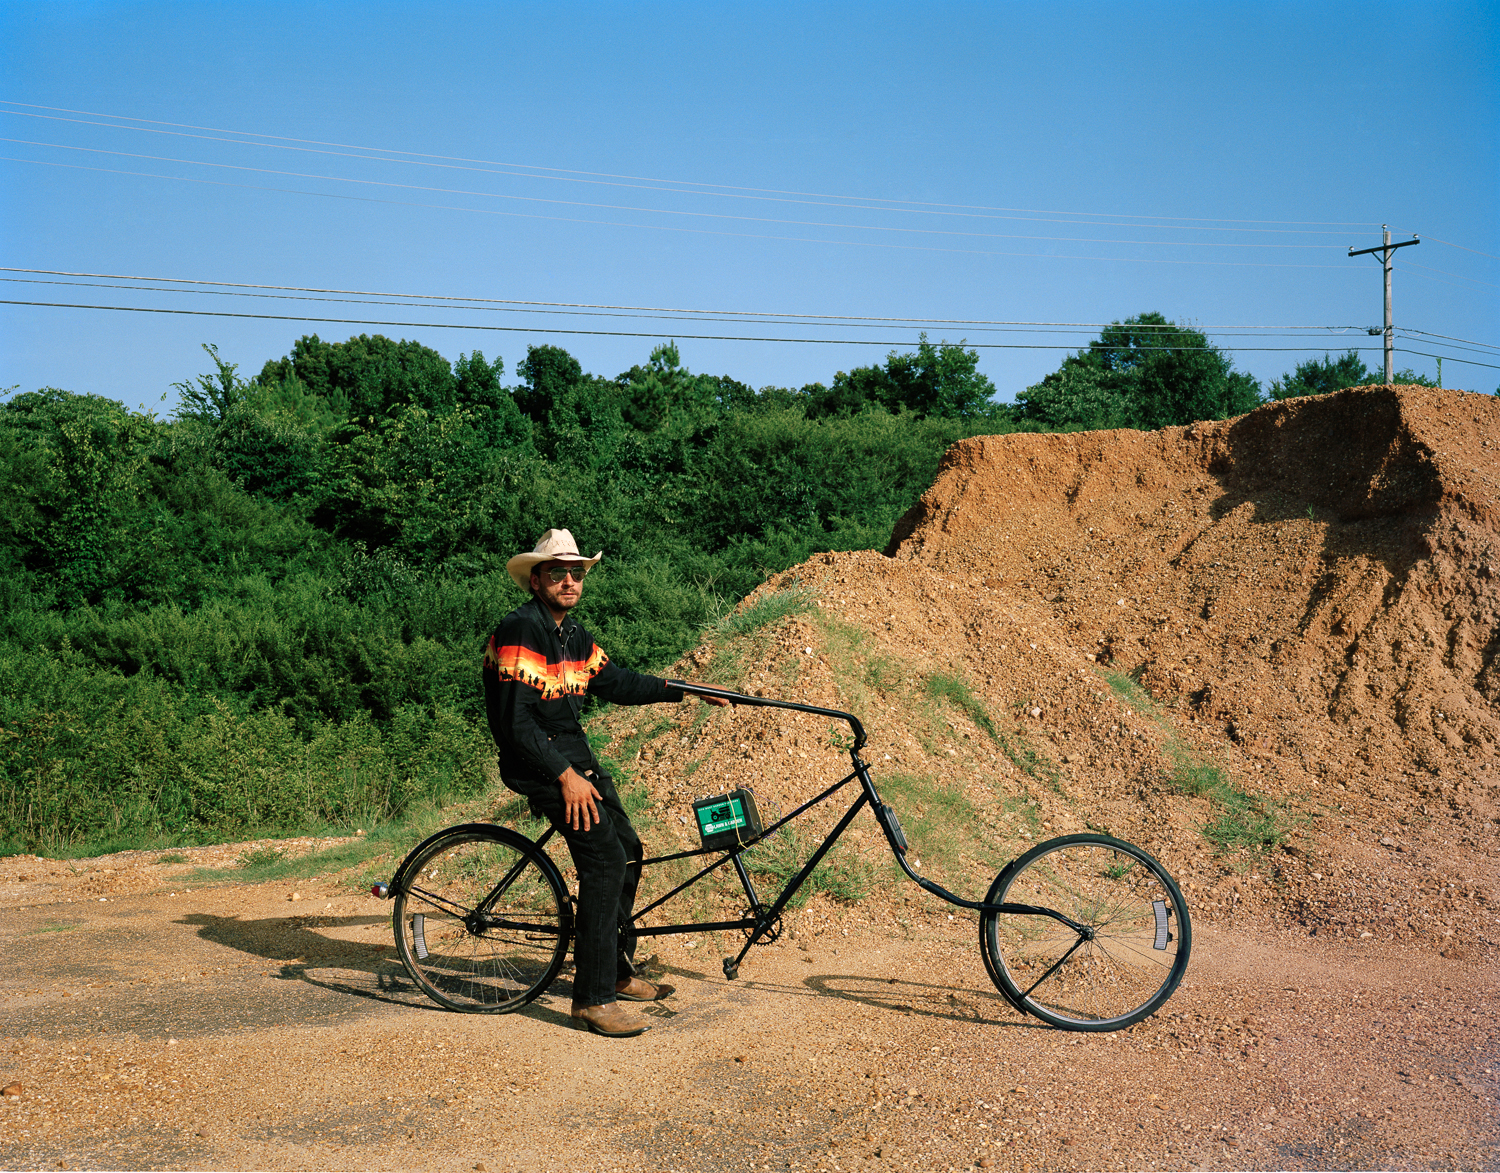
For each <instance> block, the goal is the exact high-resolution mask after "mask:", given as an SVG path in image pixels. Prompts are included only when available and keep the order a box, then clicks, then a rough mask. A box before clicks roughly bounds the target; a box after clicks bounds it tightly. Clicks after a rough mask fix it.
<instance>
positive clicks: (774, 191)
mask: <svg viewBox="0 0 1500 1173" xmlns="http://www.w3.org/2000/svg"><path fill="white" fill-rule="evenodd" d="M4 101H5V102H6V104H7V105H11V106H23V107H26V108H27V109H31V110H51V111H54V112H57V113H62V114H87V115H89V116H90V117H94V118H122V119H127V120H128V121H130V122H144V123H147V124H148V125H151V126H171V127H177V128H180V129H183V130H203V131H209V132H211V133H215V134H238V135H244V136H248V137H252V138H265V139H272V140H274V141H276V142H284V143H304V144H308V145H310V146H318V147H339V148H342V149H345V150H351V151H381V152H384V153H385V154H388V155H406V156H410V157H412V158H416V159H437V160H443V161H446V162H453V163H477V164H483V165H485V166H491V167H530V168H531V169H532V170H535V171H551V172H556V173H558V174H560V175H582V176H588V177H591V178H596V179H621V180H632V181H637V182H641V183H684V184H689V185H691V186H693V187H700V188H709V189H712V191H711V192H705V193H703V194H713V192H754V193H759V194H763V195H773V196H805V197H808V198H811V199H833V200H849V199H856V200H865V201H867V202H869V203H872V204H875V203H879V204H891V205H895V206H897V207H898V210H899V209H900V208H903V207H904V208H905V209H906V210H910V209H912V208H959V209H966V210H969V211H980V212H1025V213H1030V214H1035V215H1049V216H1096V217H1097V216H1115V217H1123V216H1128V215H1132V214H1133V213H1121V212H1068V211H1060V210H1058V209H1049V208H1003V207H992V206H989V205H985V204H953V203H939V202H934V201H927V200H892V199H886V198H884V197H880V196H860V195H838V194H831V193H828V192H806V191H792V190H783V189H780V188H768V187H746V186H740V185H734V184H721V183H704V182H700V181H698V180H682V179H655V178H651V177H648V176H640V175H619V174H615V173H612V172H607V171H580V170H576V169H569V168H564V167H546V166H542V165H540V164H526V163H504V162H496V161H495V160H492V159H470V158H465V157H463V156H460V155H436V154H431V153H424V152H420V151H405V150H400V149H398V148H394V147H369V146H362V145H359V144H356V143H337V142H325V141H323V140H321V139H306V138H292V137H289V136H286V135H275V134H262V133H261V132H259V131H250V130H229V129H225V128H224V127H215V126H197V125H195V124H193V123H189V122H165V121H161V120H159V119H153V118H136V117H134V116H132V115H128V114H106V113H101V112H99V111H97V110H73V109H70V108H68V107H65V106H43V105H38V104H36V103H33V102H14V101H10V100H9V99H4ZM122 129H128V128H122ZM247 145H249V144H247ZM1136 218H1137V219H1141V220H1187V221H1192V222H1196V223H1216V224H1276V225H1299V226H1307V225H1317V226H1320V227H1326V228H1367V227H1369V224H1368V223H1367V222H1366V221H1363V220H1355V221H1340V220H1247V219H1225V218H1214V217H1207V216H1153V215H1149V214H1139V215H1136Z"/></svg>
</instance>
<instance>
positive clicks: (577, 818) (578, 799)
mask: <svg viewBox="0 0 1500 1173" xmlns="http://www.w3.org/2000/svg"><path fill="white" fill-rule="evenodd" d="M558 781H559V782H560V783H561V784H562V799H563V819H564V821H565V822H566V823H567V824H568V826H570V827H572V828H573V830H575V831H587V830H589V828H591V827H592V826H593V825H594V824H595V823H597V822H598V821H599V808H598V807H597V806H595V805H594V802H595V800H596V799H597V800H599V801H603V799H604V795H602V794H600V793H599V791H598V790H596V789H594V784H593V783H592V782H590V781H589V780H588V779H587V778H585V777H584V776H583V775H582V774H580V773H579V772H578V771H577V770H575V769H574V768H573V767H572V766H569V767H568V768H567V770H565V771H564V772H563V775H562V777H561V778H559V779H558Z"/></svg>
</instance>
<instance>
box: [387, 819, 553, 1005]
mask: <svg viewBox="0 0 1500 1173" xmlns="http://www.w3.org/2000/svg"><path fill="white" fill-rule="evenodd" d="M399 874H400V875H401V877H402V879H401V882H400V885H399V888H398V890H397V891H396V893H395V908H394V909H393V911H392V923H393V925H394V926H395V930H396V948H397V950H398V951H399V952H400V954H401V961H402V963H403V964H404V965H405V966H406V971H407V972H408V973H409V974H411V976H412V980H413V981H415V982H416V983H417V985H419V986H421V987H422V989H423V990H424V991H425V992H426V993H427V995H428V997H430V998H432V1000H433V1001H435V1002H437V1003H439V1004H440V1005H443V1006H446V1007H448V1008H449V1009H450V1010H463V1011H468V1012H470V1013H474V1012H481V1013H492V1014H501V1013H505V1012H506V1011H510V1010H516V1009H519V1008H520V1007H522V1006H524V1005H526V1003H528V1002H530V1001H531V1000H532V999H533V998H535V997H536V996H537V995H538V994H540V993H541V992H542V991H543V990H545V989H546V988H547V987H548V986H549V985H550V984H551V983H552V980H553V979H554V978H555V977H557V975H558V972H559V971H560V970H561V969H562V966H563V960H564V959H565V958H566V957H567V953H568V943H569V941H570V940H571V938H572V935H573V917H572V912H571V909H570V907H569V905H568V900H567V894H566V892H565V891H564V889H563V885H562V879H561V877H560V876H559V875H558V873H557V869H556V867H554V866H553V864H552V861H551V860H550V859H549V858H548V857H547V856H546V855H545V854H544V853H543V852H542V850H541V849H540V848H539V847H537V846H536V844H534V843H533V842H532V841H531V840H530V839H527V838H526V837H525V836H524V835H518V834H517V833H516V832H514V831H511V830H509V829H507V828H505V827H493V826H489V825H488V824H481V823H471V824H468V825H466V826H461V827H454V828H452V829H451V830H449V831H447V832H443V833H440V834H438V835H436V836H434V837H433V838H432V839H430V840H428V841H427V842H426V843H424V844H423V845H422V846H421V847H419V848H417V852H416V854H414V855H413V856H412V857H411V858H410V859H408V861H407V862H406V863H404V864H403V865H402V868H401V872H400V873H399Z"/></svg>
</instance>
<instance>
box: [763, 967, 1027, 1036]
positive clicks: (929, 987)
mask: <svg viewBox="0 0 1500 1173" xmlns="http://www.w3.org/2000/svg"><path fill="white" fill-rule="evenodd" d="M745 984H747V986H750V987H751V989H763V990H774V992H777V993H783V995H787V996H792V998H834V999H838V1001H841V1002H858V1004H859V1005H862V1007H868V1008H870V1010H877V1011H883V1013H886V1014H892V1016H898V1017H919V1019H938V1020H947V1022H956V1023H969V1025H974V1026H1004V1028H1014V1029H1022V1031H1037V1029H1046V1025H1044V1023H1035V1022H1026V1020H1019V1019H1017V1017H1016V1011H1014V1010H1013V1008H1011V1004H1010V1002H1007V1001H1005V998H1004V996H1002V995H999V993H998V992H989V990H956V989H954V987H951V986H939V984H936V983H924V981H910V980H906V978H879V977H871V975H868V974H810V975H808V977H805V978H802V981H801V983H799V984H784V983H771V981H756V980H750V981H748V983H745Z"/></svg>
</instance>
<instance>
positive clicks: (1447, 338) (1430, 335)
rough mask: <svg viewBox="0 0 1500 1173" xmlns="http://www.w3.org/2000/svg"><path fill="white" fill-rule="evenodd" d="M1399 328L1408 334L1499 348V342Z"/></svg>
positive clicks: (1408, 327)
mask: <svg viewBox="0 0 1500 1173" xmlns="http://www.w3.org/2000/svg"><path fill="white" fill-rule="evenodd" d="M1400 329H1402V330H1404V331H1405V332H1406V333H1408V334H1425V335H1426V336H1427V337H1428V338H1442V339H1445V340H1447V341H1448V342H1467V343H1468V344H1469V345H1470V346H1488V347H1490V348H1491V349H1494V350H1500V344H1497V343H1494V342H1476V341H1475V340H1474V339H1472V338H1455V337H1454V336H1453V335H1452V334H1434V333H1433V332H1432V331H1431V330H1417V329H1414V328H1413V327H1411V326H1402V327H1400Z"/></svg>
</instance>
